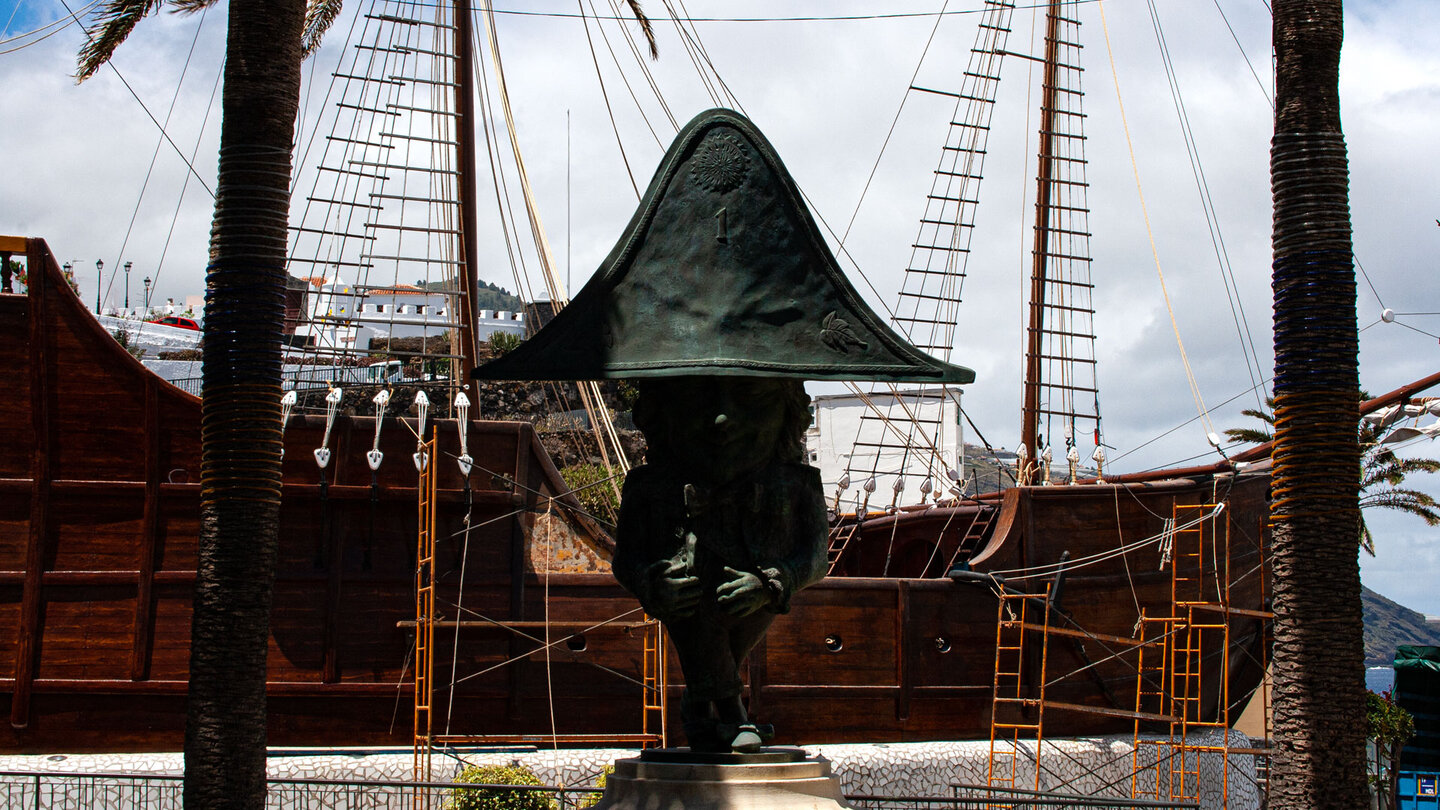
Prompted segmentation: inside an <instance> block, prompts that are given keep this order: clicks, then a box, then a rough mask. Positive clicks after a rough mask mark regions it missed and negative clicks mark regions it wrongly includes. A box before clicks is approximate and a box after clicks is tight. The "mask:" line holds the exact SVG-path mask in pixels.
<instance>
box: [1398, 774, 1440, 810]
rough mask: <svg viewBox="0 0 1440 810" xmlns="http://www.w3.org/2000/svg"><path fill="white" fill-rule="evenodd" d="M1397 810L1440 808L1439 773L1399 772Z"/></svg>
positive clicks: (1433, 809)
mask: <svg viewBox="0 0 1440 810" xmlns="http://www.w3.org/2000/svg"><path fill="white" fill-rule="evenodd" d="M1396 807H1397V808H1398V809H1399V810H1437V808H1440V773H1436V772H1433V771H1431V772H1424V771H1401V772H1400V802H1399V804H1397V805H1396Z"/></svg>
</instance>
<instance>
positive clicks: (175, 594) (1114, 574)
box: [0, 240, 1268, 752]
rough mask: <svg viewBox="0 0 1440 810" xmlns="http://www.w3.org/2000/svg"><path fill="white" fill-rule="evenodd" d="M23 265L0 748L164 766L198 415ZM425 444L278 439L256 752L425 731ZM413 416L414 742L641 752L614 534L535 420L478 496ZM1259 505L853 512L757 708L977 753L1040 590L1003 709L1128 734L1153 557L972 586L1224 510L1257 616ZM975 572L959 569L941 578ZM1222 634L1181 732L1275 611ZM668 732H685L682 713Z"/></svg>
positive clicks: (641, 622) (1062, 496)
mask: <svg viewBox="0 0 1440 810" xmlns="http://www.w3.org/2000/svg"><path fill="white" fill-rule="evenodd" d="M27 250H28V257H29V266H30V268H31V273H30V277H31V279H32V280H33V281H34V282H35V284H34V289H32V290H31V291H30V292H29V293H28V294H27V295H0V358H3V362H4V364H5V365H4V367H5V368H8V369H11V370H12V373H11V378H10V383H11V396H10V397H9V398H8V402H9V403H10V404H9V405H8V406H7V408H8V409H9V411H8V413H7V414H6V418H5V419H4V420H0V434H3V435H0V438H3V441H0V489H3V491H4V497H3V498H0V627H3V628H11V629H10V630H7V631H4V632H0V711H3V712H4V713H5V715H6V716H7V717H8V718H9V721H10V722H9V723H8V724H7V726H6V728H5V729H4V730H3V731H0V750H5V751H10V752H44V751H61V750H64V751H77V752H78V751H151V750H176V749H178V748H180V746H181V743H182V739H183V722H184V701H185V689H186V678H187V666H188V654H189V632H190V604H191V592H192V590H193V588H194V583H195V561H196V543H197V537H198V532H199V500H200V488H199V445H200V437H199V400H197V399H195V398H194V397H191V396H189V395H188V394H185V393H184V392H181V391H179V390H178V389H175V388H173V387H172V386H170V385H168V384H167V383H165V382H163V381H161V380H159V379H158V378H157V377H155V376H154V375H152V374H150V373H149V372H148V371H147V370H145V369H144V367H143V366H141V365H140V364H139V363H138V362H137V361H135V360H134V359H133V358H131V357H130V356H129V355H128V354H126V353H125V352H124V351H123V350H122V349H121V348H120V347H119V346H118V345H117V344H116V343H115V341H114V340H113V339H112V338H111V337H110V336H109V335H107V334H105V332H104V331H103V330H102V329H101V328H100V327H99V325H98V324H97V323H96V322H95V320H94V318H93V317H91V316H90V315H89V314H88V313H87V312H85V311H84V309H83V307H82V305H81V304H80V303H79V301H78V300H76V299H75V297H74V295H73V294H72V293H71V292H70V291H69V290H68V289H67V288H66V287H65V285H64V282H63V281H62V280H61V276H60V273H59V269H58V267H56V266H55V262H54V260H53V258H52V257H51V256H50V254H49V252H48V249H46V248H45V246H44V243H43V242H41V241H40V240H28V245H27ZM416 425H417V420H416V418H415V416H414V415H405V416H404V417H403V422H401V421H397V420H396V419H395V417H393V416H392V417H389V418H388V419H387V420H386V422H385V423H383V425H382V430H381V435H380V440H379V445H378V447H379V449H380V450H381V451H382V452H383V453H384V460H383V462H382V463H381V465H380V468H379V470H377V471H375V472H374V473H373V474H372V471H371V470H370V469H369V467H368V466H367V465H366V463H365V453H366V451H367V450H370V449H372V446H373V443H374V436H375V423H374V420H373V419H372V418H365V417H352V416H344V415H342V416H339V417H338V418H337V420H336V422H335V423H334V425H333V426H332V427H331V429H330V431H329V440H328V448H329V449H330V451H331V461H330V463H329V465H328V466H327V467H326V468H325V469H324V470H323V471H322V470H321V469H320V468H319V467H317V465H316V462H315V459H314V455H313V450H314V449H315V448H318V447H320V446H321V444H322V441H323V437H324V436H325V435H326V423H325V420H324V418H323V417H315V416H308V417H294V418H292V419H291V420H290V423H289V425H288V426H287V430H286V434H285V446H286V455H285V460H284V490H283V495H282V512H281V537H280V561H279V565H278V570H277V579H276V590H275V602H274V610H273V617H272V627H271V639H270V648H269V663H268V667H269V690H268V692H269V706H268V710H269V722H270V743H271V745H276V746H327V747H329V746H378V745H409V744H410V743H411V742H412V741H413V739H414V737H413V734H414V731H413V729H414V726H413V721H414V719H413V714H412V712H413V706H414V686H413V684H414V650H415V626H416V625H415V619H416V600H415V584H416V578H415V567H416V564H415V560H416V553H417V549H416V531H417V525H418V513H417V497H418V490H417V479H418V476H417V471H416V469H415V466H414V464H413V463H412V459H411V454H412V453H414V452H415V449H416V445H415V437H414V436H413V435H412V433H411V429H413V428H414V427H416ZM431 425H432V427H434V429H435V435H436V436H437V440H438V442H439V449H438V450H437V455H436V463H437V464H438V465H439V467H438V470H439V473H438V474H439V484H438V493H437V496H436V506H435V509H436V514H437V529H436V536H437V537H438V538H439V540H438V542H437V546H436V561H437V564H436V584H437V611H436V616H437V618H438V619H439V620H440V621H439V624H438V626H437V627H436V629H435V635H434V657H433V660H434V662H435V672H434V675H433V682H434V683H435V691H434V695H433V699H432V701H433V702H432V705H433V710H432V712H431V731H432V733H434V734H437V735H449V736H453V737H457V738H459V737H469V736H474V737H477V738H479V737H483V738H485V739H487V740H491V741H494V740H498V739H501V738H509V739H529V740H532V741H535V742H537V743H538V742H543V741H545V740H548V739H550V735H552V734H554V735H562V738H563V739H565V740H567V741H568V742H569V743H570V744H602V743H605V742H613V741H621V742H625V741H629V742H637V741H639V740H641V739H642V737H644V735H645V732H648V733H649V734H650V735H651V736H652V737H653V736H656V735H657V734H658V731H659V729H658V727H657V726H656V725H655V723H654V722H653V720H652V722H651V723H650V725H648V726H647V725H646V724H645V721H644V719H643V718H644V712H643V709H642V699H643V697H644V695H645V694H646V691H645V687H644V683H643V682H644V680H645V677H646V676H647V674H649V675H655V674H656V673H655V672H653V671H652V672H650V673H647V672H646V671H645V664H644V657H645V653H644V647H645V637H646V635H647V633H650V632H652V631H653V625H650V624H647V622H646V621H645V617H644V616H643V615H642V614H641V613H640V610H639V607H638V605H637V604H636V602H635V600H634V599H633V598H632V597H630V596H629V595H628V594H627V593H625V591H624V590H623V589H621V588H620V586H619V585H618V584H617V583H616V582H615V580H614V579H613V578H612V577H611V576H610V575H609V574H608V571H607V569H608V566H607V565H606V564H605V559H606V558H607V556H608V554H609V551H610V550H611V548H613V545H612V544H611V541H610V539H609V538H608V537H607V536H606V535H605V534H604V533H603V532H601V531H599V530H598V529H597V528H596V526H595V525H594V524H593V523H592V522H591V521H589V520H588V519H587V518H586V517H585V516H584V515H583V514H581V513H579V512H578V511H576V510H575V509H574V508H573V507H574V506H575V505H576V504H575V502H574V501H573V499H571V498H568V497H566V496H564V495H563V493H564V491H565V488H564V484H563V482H562V481H561V479H560V477H559V474H558V473H557V472H556V471H555V469H554V466H553V465H552V464H551V462H550V460H549V458H548V456H547V455H546V454H545V452H544V450H543V448H542V447H541V445H540V443H539V441H538V439H537V438H536V436H535V434H534V432H533V430H532V428H531V427H530V426H529V425H528V424H525V423H508V422H486V421H480V420H473V421H470V422H469V423H468V424H465V425H463V427H464V429H465V430H466V431H467V434H466V435H467V439H468V450H469V453H470V454H471V455H472V456H473V457H474V469H473V471H472V472H471V473H470V475H469V477H468V479H467V478H466V477H465V476H463V475H462V474H461V471H460V468H459V466H458V465H457V464H455V463H454V459H455V457H456V456H458V455H459V452H460V449H459V431H460V429H461V427H462V425H461V424H460V423H458V422H457V421H455V420H450V419H441V420H432V421H431ZM322 480H323V483H322ZM1267 486H1268V478H1267V476H1265V475H1263V474H1257V475H1249V476H1236V475H1234V474H1229V473H1208V474H1199V475H1192V476H1187V477H1183V478H1178V479H1173V480H1169V481H1163V482H1153V483H1136V484H1093V485H1085V486H1077V487H1059V486H1056V487H1029V488H1021V489H1014V490H1009V491H1007V492H1006V493H1004V495H1003V497H1001V496H997V497H995V498H993V499H989V500H983V501H978V502H976V503H974V504H970V505H966V506H960V507H951V508H935V509H929V510H911V511H904V512H901V513H899V514H896V515H882V516H875V517H873V518H869V519H866V520H862V521H860V525H859V527H858V528H857V530H856V531H855V533H854V536H853V537H852V538H851V540H850V542H849V544H847V546H846V549H845V551H844V552H843V554H842V555H841V559H840V561H839V563H838V564H837V567H836V570H835V573H836V574H841V575H837V576H831V577H827V578H826V579H825V580H824V581H822V582H821V583H819V584H817V585H816V586H814V587H812V588H810V589H808V590H805V591H803V592H802V593H800V594H798V595H797V596H796V598H795V600H794V603H793V609H792V611H791V612H790V613H789V614H787V615H784V616H781V617H779V618H778V619H777V620H776V622H775V623H774V625H773V626H772V629H771V631H770V633H769V635H768V636H767V638H766V639H765V640H764V641H763V642H762V644H761V646H760V647H759V648H758V649H757V650H756V651H755V652H754V654H752V656H751V657H750V659H749V661H748V662H747V664H746V673H745V674H746V677H747V681H748V682H747V690H748V691H747V694H748V700H749V702H750V706H751V709H752V713H753V714H754V715H756V716H757V717H758V718H759V719H761V720H763V721H765V722H770V723H773V724H775V726H776V727H777V730H778V734H779V737H778V739H779V741H781V742H787V743H801V744H817V743H830V742H860V741H866V742H879V741H913V740H933V739H966V738H983V737H986V736H987V735H988V734H989V733H990V723H991V718H992V706H993V705H994V703H993V697H994V695H995V684H996V678H995V672H996V667H997V660H996V646H997V637H998V636H997V622H998V621H999V620H1000V619H1001V617H1002V616H1003V615H1004V611H1003V610H1002V606H1001V600H1002V594H1005V593H1010V594H1014V593H1016V592H1025V593H1031V594H1035V595H1037V596H1038V597H1043V596H1044V594H1045V593H1046V592H1047V591H1046V588H1047V585H1048V586H1049V588H1050V592H1051V593H1052V594H1054V595H1053V598H1052V600H1051V602H1050V604H1051V609H1050V610H1048V611H1045V612H1044V615H1046V616H1048V617H1049V618H1048V623H1049V624H1050V625H1053V626H1054V627H1057V628H1061V630H1060V631H1058V632H1055V633H1043V632H1042V633H1030V634H1027V640H1026V641H1025V643H1026V644H1027V645H1028V647H1027V651H1026V652H1025V653H1024V655H1025V656H1027V657H1028V659H1027V660H1031V662H1032V665H1031V666H1030V667H1029V668H1028V669H1027V670H1026V674H1025V675H1024V676H1023V677H1022V679H1021V681H1020V682H1018V684H1017V686H1016V688H1017V689H1018V690H1020V691H1019V692H1018V693H1019V694H1030V695H1033V696H1036V697H1038V696H1039V689H1040V687H1041V685H1042V684H1045V685H1046V692H1045V694H1044V696H1043V697H1044V699H1045V701H1047V704H1046V705H1047V706H1052V705H1053V706H1061V707H1066V706H1068V707H1071V708H1059V709H1054V710H1052V709H1051V708H1046V710H1045V714H1044V733H1045V736H1066V735H1077V734H1089V733H1103V732H1116V731H1128V730H1131V729H1133V728H1135V722H1136V721H1135V717H1134V716H1133V714H1134V712H1135V710H1136V709H1137V707H1140V704H1137V702H1136V698H1135V695H1136V691H1137V683H1138V682H1139V681H1138V680H1137V676H1136V672H1135V666H1136V660H1135V659H1136V657H1137V655H1138V653H1137V651H1136V650H1137V649H1138V647H1137V645H1136V644H1134V643H1133V642H1134V640H1135V639H1136V638H1138V637H1143V636H1144V629H1143V628H1140V627H1137V618H1138V616H1139V612H1140V611H1141V610H1144V611H1146V612H1147V615H1148V616H1151V617H1154V616H1157V615H1162V614H1173V613H1174V612H1175V610H1176V607H1175V604H1176V599H1175V597H1174V594H1173V592H1172V589H1173V577H1172V573H1171V572H1170V571H1167V570H1165V569H1164V567H1163V566H1161V565H1160V555H1159V552H1158V551H1157V545H1158V544H1150V545H1143V546H1141V547H1138V548H1136V549H1134V550H1132V551H1130V552H1128V553H1126V554H1123V555H1119V556H1112V557H1110V558H1109V559H1105V560H1103V561H1101V562H1097V563H1092V564H1089V565H1086V566H1079V565H1078V564H1077V565H1074V566H1072V567H1070V568H1067V569H1066V570H1064V571H1063V572H1061V573H1060V575H1059V576H1058V578H1057V577H1056V576H1055V574H1054V573H1053V572H1047V573H1046V574H1045V575H1044V576H1043V577H1040V578H1037V579H1026V580H1021V579H1017V578H1015V577H1014V576H1013V575H1006V577H1005V583H1006V584H1005V587H1004V588H1003V589H1002V588H1000V587H999V582H1000V580H999V578H993V579H992V578H989V577H988V576H983V575H984V574H986V573H987V572H1005V571H1011V570H1015V569H1022V568H1027V567H1033V566H1037V565H1045V564H1051V563H1056V562H1058V561H1059V560H1060V555H1061V554H1062V552H1066V551H1068V552H1069V553H1070V559H1071V560H1075V561H1079V560H1083V559H1088V558H1091V557H1093V556H1094V555H1097V554H1104V553H1106V552H1111V551H1113V550H1114V549H1116V548H1117V546H1119V545H1122V544H1126V543H1135V542H1137V541H1139V540H1141V539H1143V538H1152V537H1156V536H1158V535H1161V534H1163V533H1164V528H1165V519H1166V518H1170V517H1172V515H1174V514H1176V511H1175V510H1176V504H1179V505H1180V508H1181V510H1182V511H1183V510H1184V509H1187V508H1189V509H1191V510H1192V511H1194V510H1196V509H1201V508H1202V507H1201V505H1203V504H1209V503H1215V502H1224V503H1226V504H1227V509H1226V511H1225V517H1224V525H1225V526H1226V527H1227V534H1228V536H1229V538H1230V541H1231V542H1230V546H1229V549H1228V551H1227V552H1226V553H1225V559H1226V560H1227V564H1228V574H1227V576H1229V578H1230V579H1231V580H1235V581H1238V584H1234V582H1232V585H1231V591H1230V593H1229V595H1228V604H1230V605H1231V606H1240V607H1242V608H1243V609H1245V610H1248V611H1250V612H1253V613H1258V612H1260V611H1261V609H1262V608H1263V607H1264V587H1263V585H1264V575H1263V574H1264V566H1263V555H1262V549H1263V548H1264V544H1265V537H1264V533H1263V532H1264V520H1263V517H1264V515H1265V513H1266V506H1267V505H1266V501H1265V494H1266V489H1267ZM1215 525H1220V524H1219V523H1218V522H1217V523H1216V524H1215ZM937 538H939V539H938V540H937ZM966 560H968V561H969V563H968V567H969V568H970V569H971V573H970V574H963V572H962V575H957V576H956V577H954V578H952V577H950V576H947V573H948V572H949V571H950V568H951V563H952V562H964V561H966ZM960 567H961V568H964V567H965V566H960ZM1200 567H1201V568H1202V569H1204V568H1205V565H1203V564H1202V565H1201V566H1200ZM1218 567H1219V564H1218V562H1217V563H1215V564H1213V565H1209V569H1210V571H1211V573H1212V574H1213V573H1214V571H1215V569H1216V568H1218ZM1201 575H1202V577H1203V571H1202V574H1201ZM1057 585H1058V588H1059V592H1058V594H1056V593H1055V588H1056V586H1057ZM1230 624H1231V630H1230V632H1229V635H1228V643H1226V642H1225V641H1224V640H1218V641H1217V640H1216V639H1215V638H1206V639H1205V640H1204V641H1203V643H1204V645H1205V650H1204V652H1203V654H1202V656H1201V658H1202V660H1203V661H1204V662H1205V663H1203V665H1202V675H1203V677H1202V679H1201V682H1202V685H1201V686H1200V687H1198V689H1199V691H1200V696H1201V700H1200V706H1201V707H1200V709H1198V710H1197V711H1198V712H1199V714H1197V717H1199V716H1200V715H1204V716H1205V717H1207V718H1211V719H1213V718H1215V717H1220V716H1223V713H1222V712H1221V711H1220V708H1219V707H1220V706H1221V705H1223V704H1226V703H1229V704H1238V703H1239V702H1240V700H1241V697H1242V695H1244V694H1248V693H1249V691H1250V690H1251V689H1253V687H1254V686H1255V685H1256V684H1257V683H1258V682H1259V679H1260V675H1261V671H1262V666H1261V663H1260V662H1261V661H1262V659H1263V647H1264V641H1265V639H1264V633H1263V632H1262V631H1261V627H1262V620H1261V619H1260V618H1258V617H1253V616H1246V615H1240V614H1235V615H1233V616H1232V618H1231V620H1230ZM1065 628H1068V629H1070V630H1071V631H1073V632H1072V633H1071V634H1069V635H1066V634H1065V632H1064V629H1065ZM1075 628H1079V629H1078V630H1076V629H1075ZM1127 640H1128V641H1127ZM1226 650H1229V651H1230V654H1228V655H1227V654H1226ZM1042 658H1043V659H1044V664H1045V670H1044V672H1043V673H1042V672H1041V671H1040V670H1039V669H1038V663H1039V661H1040V660H1041V659H1042ZM1003 667H1004V665H1003V664H1002V668H1003ZM652 670H653V667H652ZM1227 670H1228V674H1229V677H1228V678H1224V677H1221V675H1222V672H1224V671H1227ZM668 672H669V673H670V678H669V685H668V687H667V688H666V694H667V697H668V698H669V699H670V701H672V702H675V701H678V699H679V696H680V691H681V689H682V688H683V685H682V684H680V683H679V681H680V678H679V672H680V670H679V666H678V663H677V662H676V661H675V660H674V659H673V656H672V657H671V658H670V660H669V663H668ZM452 684H453V686H452ZM1222 684H1228V687H1227V688H1228V692H1227V691H1223V690H1222ZM674 705H678V703H675V704H674ZM1074 707H1088V709H1077V708H1074ZM1127 713H1128V714H1127ZM1237 716H1238V712H1237ZM669 723H670V729H669V733H670V734H671V735H678V712H670V717H669ZM673 739H677V740H678V736H675V737H673Z"/></svg>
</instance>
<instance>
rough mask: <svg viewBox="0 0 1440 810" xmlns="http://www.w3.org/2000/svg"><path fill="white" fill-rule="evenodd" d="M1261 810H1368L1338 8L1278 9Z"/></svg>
mask: <svg viewBox="0 0 1440 810" xmlns="http://www.w3.org/2000/svg"><path fill="white" fill-rule="evenodd" d="M1273 11H1274V38H1275V57H1276V78H1275V82H1276V93H1275V96H1276V97H1275V106H1276V110H1275V139H1274V141H1273V143H1272V146H1271V183H1272V189H1273V192H1274V196H1275V222H1274V237H1273V249H1274V264H1273V289H1274V295H1275V428H1276V429H1275V439H1276V444H1275V450H1274V456H1273V458H1274V462H1275V469H1274V477H1273V498H1274V500H1273V503H1272V507H1271V509H1272V520H1273V522H1274V527H1273V540H1274V557H1273V561H1274V566H1275V614H1276V620H1275V651H1274V675H1275V702H1274V730H1275V738H1276V744H1277V745H1278V747H1279V752H1278V756H1277V758H1276V762H1275V765H1274V768H1273V770H1272V772H1271V778H1270V787H1271V791H1272V793H1271V801H1272V804H1271V806H1272V807H1276V808H1337V810H1338V809H1339V808H1345V810H1353V808H1357V807H1366V806H1368V804H1369V799H1368V795H1367V788H1366V784H1365V724H1364V722H1363V721H1362V720H1361V719H1360V718H1364V717H1365V686H1364V649H1363V639H1362V631H1363V624H1362V620H1361V609H1360V566H1359V559H1358V548H1357V544H1356V537H1357V533H1358V531H1359V523H1360V509H1359V500H1358V492H1357V487H1358V482H1359V477H1360V449H1359V443H1358V441H1357V438H1356V432H1355V425H1356V422H1357V420H1358V417H1359V414H1358V410H1357V402H1358V399H1359V394H1358V392H1359V372H1358V359H1357V356H1358V345H1359V338H1358V333H1357V331H1356V325H1355V273H1354V267H1353V256H1352V253H1351V244H1350V208H1349V200H1348V167H1347V162H1346V154H1345V140H1344V136H1343V135H1342V133H1341V129H1340V103H1339V98H1338V93H1337V83H1338V78H1339V64H1340V41H1341V37H1342V12H1341V3H1340V0H1275V3H1274V7H1273Z"/></svg>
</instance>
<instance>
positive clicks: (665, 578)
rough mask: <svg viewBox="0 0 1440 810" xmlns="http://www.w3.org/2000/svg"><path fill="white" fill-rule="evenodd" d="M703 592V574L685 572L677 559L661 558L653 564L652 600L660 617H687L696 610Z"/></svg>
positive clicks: (653, 608)
mask: <svg viewBox="0 0 1440 810" xmlns="http://www.w3.org/2000/svg"><path fill="white" fill-rule="evenodd" d="M702 595H703V592H702V590H701V588H700V578H699V577H696V576H691V575H690V574H687V573H686V572H685V564H684V563H682V562H679V561H677V560H661V561H659V562H657V563H655V564H654V565H652V566H650V602H651V605H650V607H651V609H652V612H653V613H654V614H655V616H656V618H658V619H662V620H668V619H684V618H686V617H688V616H690V615H692V614H694V613H695V608H696V607H698V606H699V605H700V597H701V596H702Z"/></svg>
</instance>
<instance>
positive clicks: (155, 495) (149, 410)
mask: <svg viewBox="0 0 1440 810" xmlns="http://www.w3.org/2000/svg"><path fill="white" fill-rule="evenodd" d="M158 380H159V378H158V377H156V376H154V375H150V376H147V377H146V378H145V515H144V518H143V519H142V521H141V527H140V548H139V550H138V551H139V554H140V559H139V566H138V567H139V569H140V570H139V571H138V572H137V573H138V577H137V579H136V586H135V623H134V631H133V633H132V638H133V639H134V646H133V647H131V649H130V679H131V680H133V681H143V680H145V679H146V678H147V677H149V674H150V639H151V638H152V637H153V635H154V632H155V611H154V608H153V605H152V604H151V603H152V601H153V599H152V596H151V592H152V586H153V585H154V584H155V552H156V547H157V546H158V544H159V537H158V535H159V533H160V389H159V383H158Z"/></svg>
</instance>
